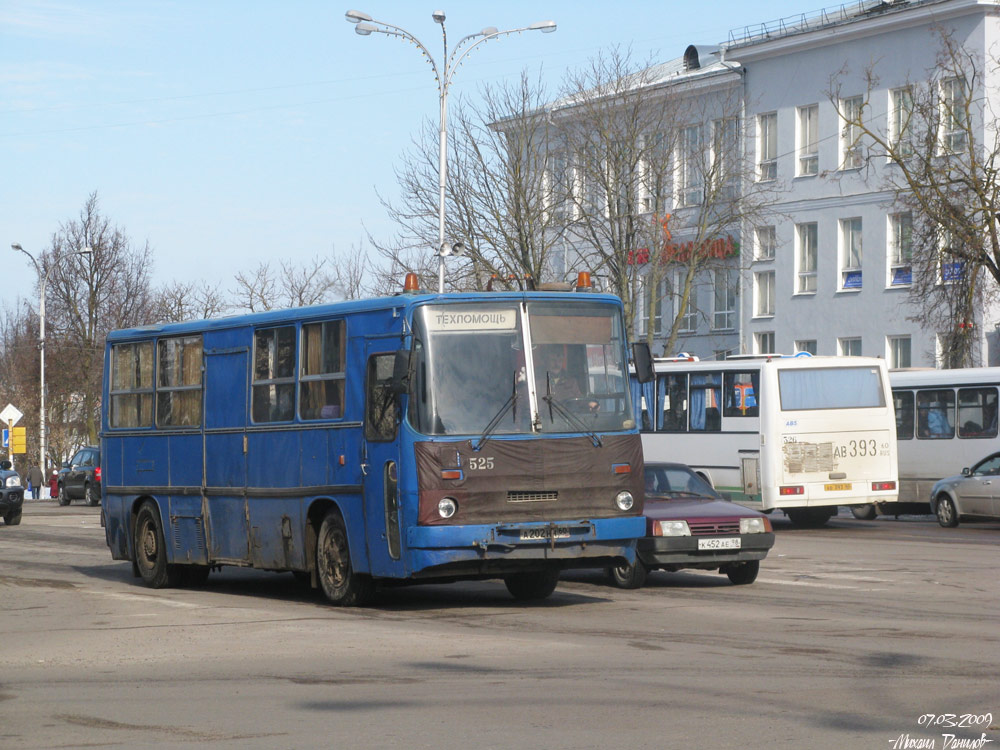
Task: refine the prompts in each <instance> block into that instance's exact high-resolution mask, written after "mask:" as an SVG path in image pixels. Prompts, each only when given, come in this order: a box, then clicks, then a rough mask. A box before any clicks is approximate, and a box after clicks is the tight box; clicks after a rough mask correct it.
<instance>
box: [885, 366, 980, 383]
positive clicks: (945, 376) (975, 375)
mask: <svg viewBox="0 0 1000 750" xmlns="http://www.w3.org/2000/svg"><path fill="white" fill-rule="evenodd" d="M889 382H890V383H891V384H892V385H893V387H895V388H922V387H929V386H951V385H971V384H984V383H992V384H994V385H995V384H998V383H1000V367H959V368H955V369H952V370H937V369H933V368H926V369H925V368H907V369H902V370H890V371H889Z"/></svg>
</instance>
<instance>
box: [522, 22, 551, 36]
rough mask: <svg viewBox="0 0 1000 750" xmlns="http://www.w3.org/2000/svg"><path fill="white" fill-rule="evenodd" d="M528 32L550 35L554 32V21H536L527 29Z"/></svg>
mask: <svg viewBox="0 0 1000 750" xmlns="http://www.w3.org/2000/svg"><path fill="white" fill-rule="evenodd" d="M528 30H529V31H541V32H542V33H543V34H551V33H552V32H553V31H555V30H556V22H555V21H536V22H535V23H533V24H531V26H529V27H528Z"/></svg>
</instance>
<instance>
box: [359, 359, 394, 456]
mask: <svg viewBox="0 0 1000 750" xmlns="http://www.w3.org/2000/svg"><path fill="white" fill-rule="evenodd" d="M395 361H396V353H395V352H388V353H386V354H375V355H373V356H372V357H370V358H369V359H368V373H367V376H366V378H365V381H366V382H365V395H366V403H365V438H366V439H367V440H371V441H375V442H389V441H391V440H394V439H395V438H396V424H397V419H396V412H397V411H398V409H397V402H396V394H395V393H393V392H392V371H393V367H394V365H395Z"/></svg>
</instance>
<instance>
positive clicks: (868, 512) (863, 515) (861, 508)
mask: <svg viewBox="0 0 1000 750" xmlns="http://www.w3.org/2000/svg"><path fill="white" fill-rule="evenodd" d="M851 515H853V516H854V517H855V518H857V519H858V520H859V521H874V520H875V519H876V518H877V517H878V511H877V510H875V506H874V504H872V503H865V504H864V505H852V506H851Z"/></svg>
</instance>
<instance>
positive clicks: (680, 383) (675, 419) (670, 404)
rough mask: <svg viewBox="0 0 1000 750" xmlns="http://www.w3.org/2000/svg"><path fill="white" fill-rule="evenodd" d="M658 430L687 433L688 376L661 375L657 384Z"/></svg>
mask: <svg viewBox="0 0 1000 750" xmlns="http://www.w3.org/2000/svg"><path fill="white" fill-rule="evenodd" d="M656 391H657V393H656V402H657V403H658V404H660V405H661V408H660V409H659V410H658V411H657V420H656V429H657V430H658V431H660V432H685V431H687V400H688V394H687V375H660V376H659V377H658V378H657V382H656Z"/></svg>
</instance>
